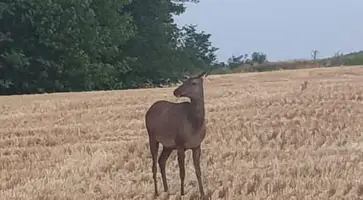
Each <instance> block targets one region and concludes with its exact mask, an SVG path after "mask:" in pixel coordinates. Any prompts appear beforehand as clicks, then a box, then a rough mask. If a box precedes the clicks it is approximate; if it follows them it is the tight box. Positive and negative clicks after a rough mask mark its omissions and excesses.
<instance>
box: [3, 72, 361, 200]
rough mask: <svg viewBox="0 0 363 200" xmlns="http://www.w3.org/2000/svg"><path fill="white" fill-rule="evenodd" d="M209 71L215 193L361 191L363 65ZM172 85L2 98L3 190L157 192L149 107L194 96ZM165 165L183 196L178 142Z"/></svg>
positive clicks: (10, 194) (189, 167)
mask: <svg viewBox="0 0 363 200" xmlns="http://www.w3.org/2000/svg"><path fill="white" fill-rule="evenodd" d="M207 79H208V80H207V81H206V82H205V86H204V87H205V98H206V100H205V101H206V105H205V106H206V110H207V112H206V120H207V136H206V138H205V140H204V141H203V143H202V156H201V167H202V180H203V182H204V188H205V190H206V192H207V193H208V195H210V197H211V199H238V200H239V199H278V200H280V199H281V200H282V199H314V200H315V199H350V200H354V199H363V67H339V68H324V69H306V70H291V71H290V70H288V71H279V72H266V73H249V74H233V75H220V76H218V75H215V76H209V77H208V78H207ZM304 81H307V82H308V84H307V86H306V87H304V86H303V85H304V84H303V83H304ZM301 87H303V90H301ZM173 89H174V88H158V89H139V90H125V91H109V92H88V93H64V94H48V95H24V96H11V97H0V102H1V106H0V108H1V113H2V115H1V118H0V197H1V199H76V200H81V199H125V200H129V199H130V200H131V199H151V198H152V196H153V192H154V188H153V179H152V172H151V155H150V151H149V147H148V137H147V133H146V130H145V125H144V113H145V111H146V110H147V108H148V107H149V106H150V105H151V104H152V103H153V102H154V101H156V100H160V99H168V100H171V101H178V102H180V101H184V99H177V98H175V97H174V96H173V95H172V91H173ZM159 151H161V148H159ZM166 174H167V179H168V183H169V193H170V195H169V198H170V199H179V197H180V195H179V191H180V179H179V168H178V165H177V159H176V152H175V151H174V152H173V153H172V156H171V157H170V158H169V160H168V162H167V169H166ZM158 188H159V192H160V193H161V192H162V191H163V190H162V188H163V187H162V181H161V176H160V169H159V168H158ZM185 188H186V193H187V194H186V195H185V196H184V197H183V199H197V198H198V197H199V191H198V187H197V180H196V176H195V173H194V167H193V162H192V159H191V152H190V151H187V154H186V178H185ZM158 199H168V196H167V194H165V193H161V195H160V196H159V197H158Z"/></svg>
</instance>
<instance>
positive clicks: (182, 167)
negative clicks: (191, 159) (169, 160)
mask: <svg viewBox="0 0 363 200" xmlns="http://www.w3.org/2000/svg"><path fill="white" fill-rule="evenodd" d="M177 151H178V164H179V176H180V195H181V196H182V195H184V179H185V149H184V148H178V149H177Z"/></svg>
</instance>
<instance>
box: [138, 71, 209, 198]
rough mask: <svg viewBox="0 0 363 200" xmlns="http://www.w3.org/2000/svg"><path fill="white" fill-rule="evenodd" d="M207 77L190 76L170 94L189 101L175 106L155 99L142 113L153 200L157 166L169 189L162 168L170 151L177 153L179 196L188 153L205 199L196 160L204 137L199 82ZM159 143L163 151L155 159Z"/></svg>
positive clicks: (164, 183) (197, 160)
mask: <svg viewBox="0 0 363 200" xmlns="http://www.w3.org/2000/svg"><path fill="white" fill-rule="evenodd" d="M207 76H208V73H207V72H203V73H201V74H199V75H197V76H194V77H186V80H184V81H183V82H182V84H181V85H180V86H179V87H177V88H176V89H175V90H174V91H173V94H174V96H175V97H177V98H180V97H187V98H189V99H190V102H188V101H185V102H180V103H175V102H170V101H166V100H159V101H156V102H155V103H153V104H152V105H151V106H150V108H149V109H148V110H147V112H146V114H145V124H146V130H147V133H148V136H149V148H150V152H151V157H152V174H153V180H154V198H156V197H157V196H159V193H158V187H157V181H156V175H157V163H158V164H159V167H160V172H161V177H162V181H163V186H164V192H168V190H169V188H168V184H167V181H166V171H165V165H166V161H167V159H168V158H169V156H170V154H171V152H172V151H173V150H176V151H177V158H178V165H179V177H180V195H181V196H183V195H184V194H185V193H184V179H185V152H186V151H187V150H192V158H193V164H194V169H195V175H196V177H197V180H198V186H199V192H200V196H201V198H202V199H206V196H205V194H204V189H203V184H202V178H201V169H200V157H201V143H202V141H203V140H204V138H205V135H206V123H205V108H204V88H203V81H204V80H205V78H206V77H207ZM159 144H161V145H162V146H163V150H162V152H161V154H160V156H159V158H157V156H158V150H159Z"/></svg>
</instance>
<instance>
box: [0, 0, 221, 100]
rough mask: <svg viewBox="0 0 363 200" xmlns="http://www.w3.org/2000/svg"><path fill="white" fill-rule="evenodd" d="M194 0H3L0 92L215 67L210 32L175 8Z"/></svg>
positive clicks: (123, 82)
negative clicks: (183, 19) (184, 21)
mask: <svg viewBox="0 0 363 200" xmlns="http://www.w3.org/2000/svg"><path fill="white" fill-rule="evenodd" d="M186 2H194V3H197V2H196V1H195V0H188V1H186V0H173V1H172V0H164V1H159V0H57V1H50V0H27V1H24V0H3V1H2V2H1V3H0V94H6V95H8V94H29V93H43V92H69V91H87V90H88V91H89V90H108V89H127V88H137V87H140V85H142V84H143V83H146V82H149V83H150V82H151V83H153V84H160V83H163V82H165V81H166V79H168V80H170V81H172V82H176V81H178V79H179V77H181V76H182V75H184V74H186V73H195V72H197V71H201V70H210V68H211V66H213V65H214V64H215V63H216V54H215V53H216V51H217V50H218V48H216V47H214V46H213V45H212V44H211V42H210V36H211V35H210V34H208V33H206V32H204V31H197V27H196V26H195V25H185V26H183V27H178V26H177V24H176V22H175V21H174V20H173V16H175V15H180V14H182V13H184V12H185V9H186V6H185V3H186Z"/></svg>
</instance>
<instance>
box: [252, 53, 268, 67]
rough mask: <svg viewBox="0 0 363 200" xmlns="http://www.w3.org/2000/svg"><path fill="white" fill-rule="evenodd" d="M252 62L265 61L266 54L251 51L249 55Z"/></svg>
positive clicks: (259, 62)
mask: <svg viewBox="0 0 363 200" xmlns="http://www.w3.org/2000/svg"><path fill="white" fill-rule="evenodd" d="M251 60H252V62H255V63H258V64H261V63H264V62H267V55H266V54H264V53H261V52H253V53H252V55H251Z"/></svg>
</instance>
